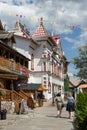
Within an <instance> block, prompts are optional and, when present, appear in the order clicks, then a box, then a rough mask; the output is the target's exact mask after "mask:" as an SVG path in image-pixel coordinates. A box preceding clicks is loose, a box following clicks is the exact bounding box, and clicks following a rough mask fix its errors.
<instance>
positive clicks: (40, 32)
mask: <svg viewBox="0 0 87 130" xmlns="http://www.w3.org/2000/svg"><path fill="white" fill-rule="evenodd" d="M33 36H39V37H40V36H48V34H47V32H46V29H45V27H44V25H43V18H41V19H40V25H39V27H38V28H37V29H36V31H35V33H34V34H33Z"/></svg>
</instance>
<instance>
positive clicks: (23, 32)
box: [14, 21, 30, 39]
mask: <svg viewBox="0 0 87 130" xmlns="http://www.w3.org/2000/svg"><path fill="white" fill-rule="evenodd" d="M14 31H15V33H16V34H18V35H20V36H22V37H25V38H27V39H30V32H29V31H28V29H27V28H26V27H25V25H23V24H22V23H21V22H20V21H16V23H15V24H14Z"/></svg>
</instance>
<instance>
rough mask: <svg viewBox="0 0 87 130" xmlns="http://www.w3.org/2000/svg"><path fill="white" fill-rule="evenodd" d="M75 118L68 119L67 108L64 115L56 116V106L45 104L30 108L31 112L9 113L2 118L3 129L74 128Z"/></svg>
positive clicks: (71, 129) (63, 112)
mask: <svg viewBox="0 0 87 130" xmlns="http://www.w3.org/2000/svg"><path fill="white" fill-rule="evenodd" d="M72 123H73V118H72V119H68V113H67V112H66V110H65V108H63V111H62V117H61V118H56V107H55V106H52V105H45V106H43V107H39V108H35V109H34V110H30V113H29V114H25V115H24V114H23V115H15V114H14V115H8V117H7V119H6V120H0V124H1V125H0V126H1V129H3V130H24V129H26V130H74V129H73V125H72Z"/></svg>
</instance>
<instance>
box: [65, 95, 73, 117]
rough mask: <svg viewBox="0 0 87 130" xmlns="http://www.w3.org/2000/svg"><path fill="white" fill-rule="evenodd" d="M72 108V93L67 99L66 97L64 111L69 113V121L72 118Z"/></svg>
mask: <svg viewBox="0 0 87 130" xmlns="http://www.w3.org/2000/svg"><path fill="white" fill-rule="evenodd" d="M74 106H75V100H74V98H73V96H72V93H69V94H68V97H67V105H66V111H68V112H69V119H70V118H71V117H72V112H73V111H74Z"/></svg>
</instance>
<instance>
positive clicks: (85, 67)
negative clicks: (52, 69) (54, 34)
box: [73, 45, 87, 79]
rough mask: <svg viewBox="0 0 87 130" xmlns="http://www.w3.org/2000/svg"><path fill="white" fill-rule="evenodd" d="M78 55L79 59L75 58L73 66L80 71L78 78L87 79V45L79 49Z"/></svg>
mask: <svg viewBox="0 0 87 130" xmlns="http://www.w3.org/2000/svg"><path fill="white" fill-rule="evenodd" d="M78 54H79V56H78V57H74V58H73V64H74V65H75V68H76V69H78V72H77V75H76V76H78V77H80V78H83V79H87V45H85V46H83V47H80V48H78Z"/></svg>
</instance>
